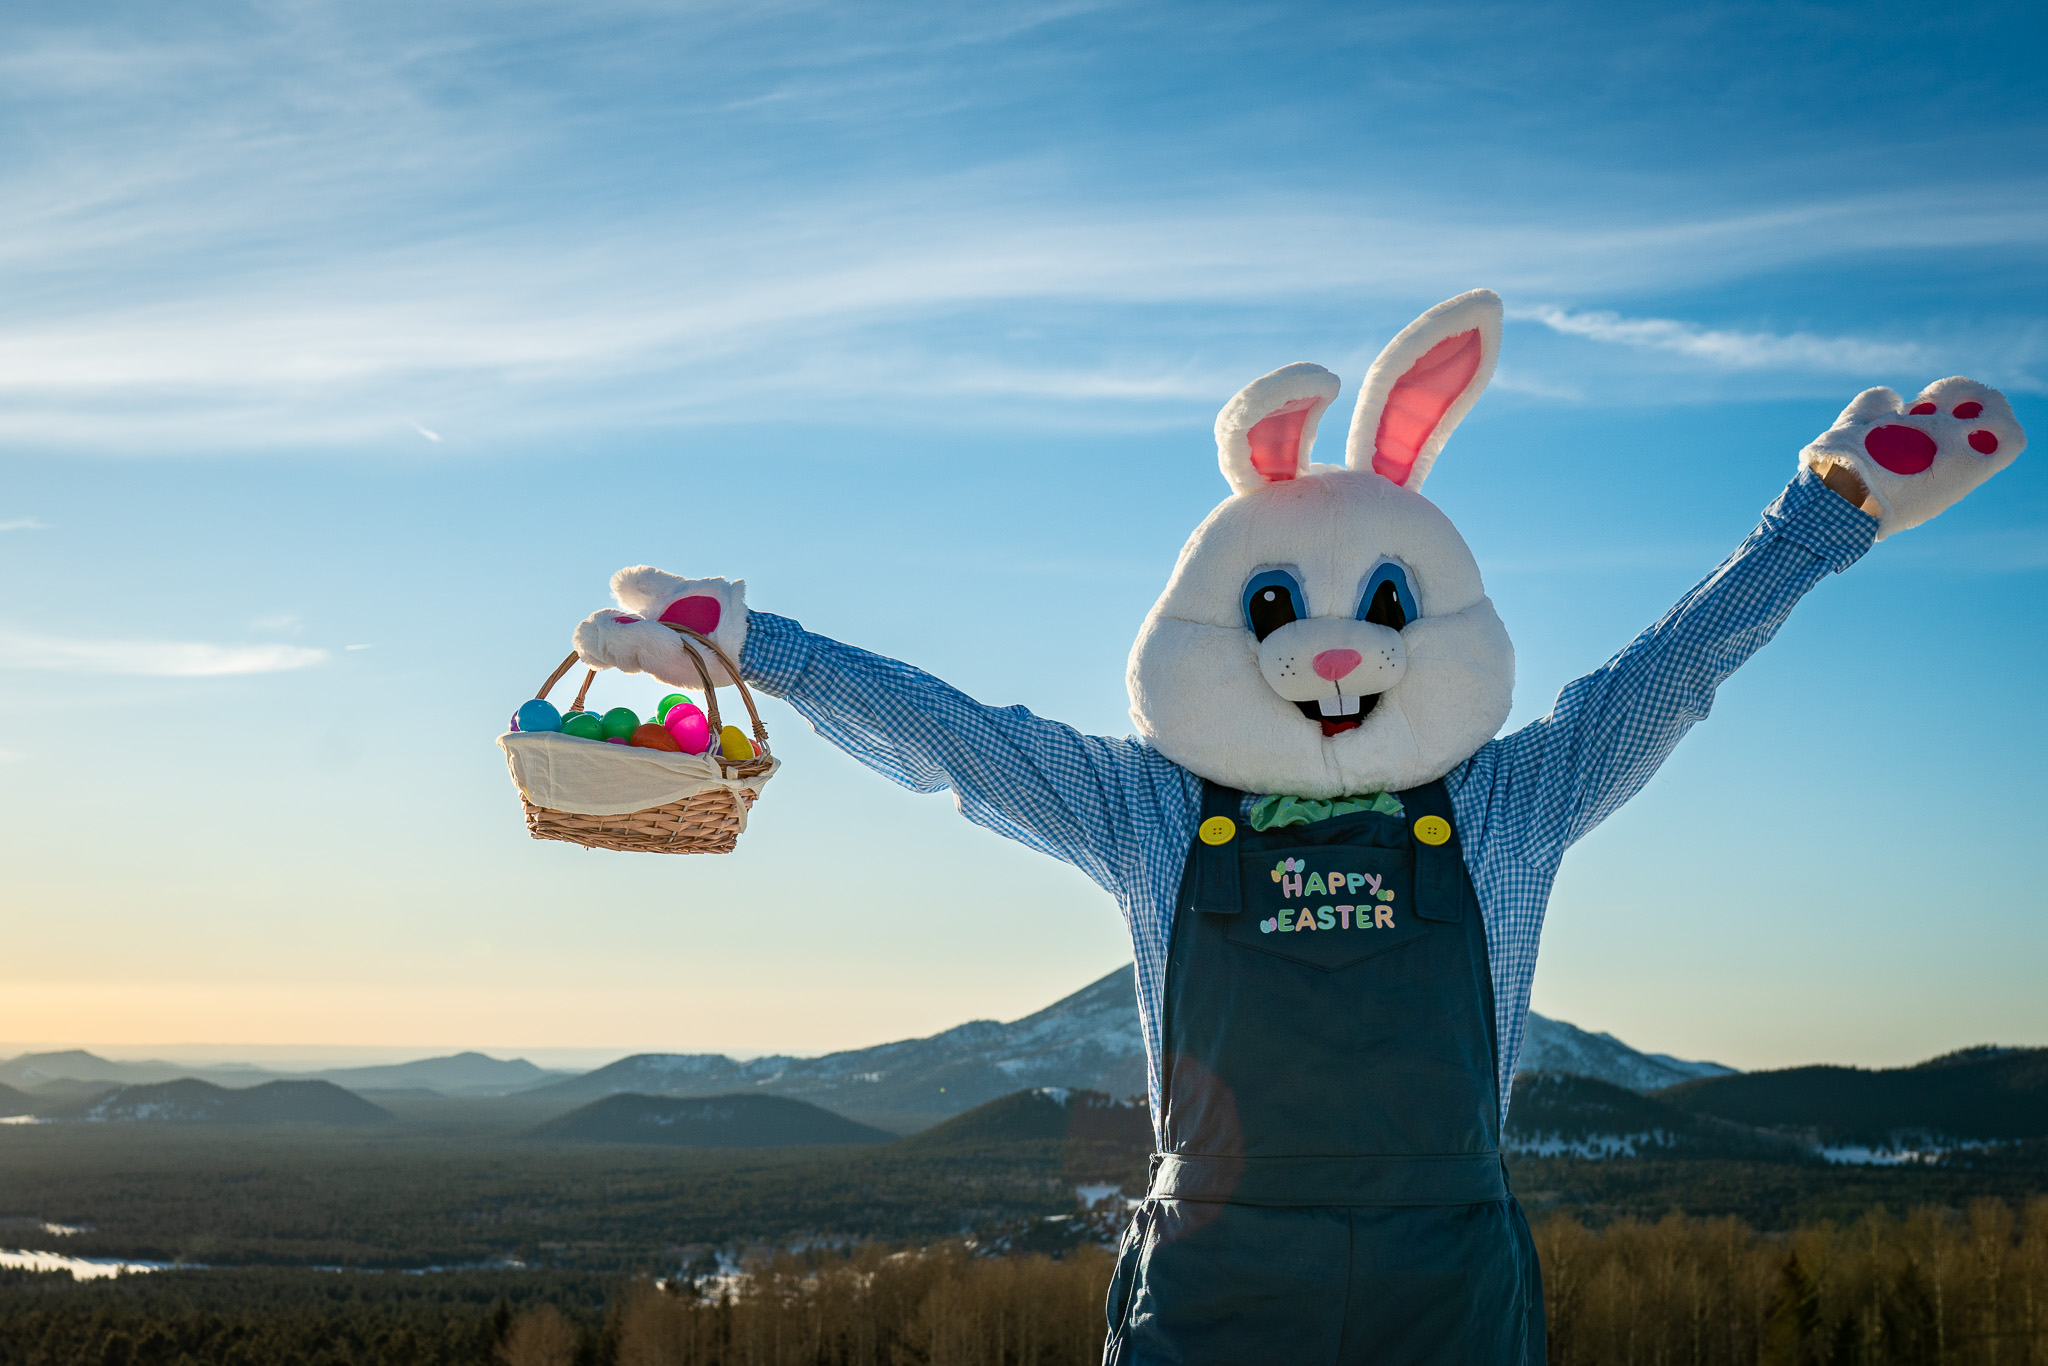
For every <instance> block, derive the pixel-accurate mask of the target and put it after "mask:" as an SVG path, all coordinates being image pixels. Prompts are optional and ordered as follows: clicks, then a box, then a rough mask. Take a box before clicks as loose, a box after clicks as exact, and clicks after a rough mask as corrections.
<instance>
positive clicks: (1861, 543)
mask: <svg viewBox="0 0 2048 1366" xmlns="http://www.w3.org/2000/svg"><path fill="white" fill-rule="evenodd" d="M1876 529H1877V520H1876V519H1875V518H1873V517H1870V516H1868V515H1867V514H1865V513H1863V512H1861V511H1859V510H1858V509H1857V508H1855V507H1854V506H1852V505H1851V504H1850V503H1849V502H1848V501H1846V500H1845V499H1843V498H1841V497H1839V496H1837V495H1836V494H1834V493H1832V492H1830V491H1829V490H1828V489H1827V488H1826V487H1825V486H1824V485H1823V484H1822V482H1821V480H1820V479H1819V478H1818V477H1816V476H1815V475H1814V474H1813V473H1811V472H1810V471H1805V470H1802V471H1801V472H1800V474H1799V475H1798V477H1797V478H1795V479H1794V480H1793V481H1792V483H1791V484H1790V485H1789V486H1787V488H1786V489H1785V491H1784V492H1783V493H1782V494H1780V495H1779V497H1778V498H1777V500H1776V501H1775V502H1773V503H1772V504H1771V505H1770V506H1769V507H1768V508H1766V509H1765V510H1764V514H1763V520H1762V521H1761V522H1759V523H1758V524H1757V527H1756V529H1755V530H1754V531H1752V532H1751V533H1750V534H1749V537H1748V539H1746V540H1744V541H1743V543H1742V544H1741V545H1740V546H1738V547H1736V549H1735V553H1734V554H1732V555H1730V556H1729V557H1728V558H1727V559H1725V560H1723V561H1722V562H1721V564H1720V566H1719V567H1718V568H1716V569H1715V570H1714V572H1713V573H1711V574H1709V575H1708V576H1707V577H1706V578H1705V579H1703V580H1701V581H1700V582H1699V583H1698V584H1697V585H1695V586H1694V587H1693V589H1692V590H1691V591H1690V592H1688V593H1687V594H1686V595H1685V596H1684V597H1682V598H1680V599H1679V600H1678V604H1677V605H1676V606H1675V607H1673V608H1672V609H1671V610H1670V611H1669V612H1666V613H1665V614H1664V616H1663V618H1662V619H1661V620H1659V621H1658V622H1657V623H1656V624H1655V625H1653V626H1651V627H1650V628H1649V629H1648V630H1646V631H1644V632H1643V633H1642V634H1641V635H1639V636H1637V637H1636V638H1635V639H1634V640H1633V641H1630V642H1629V644H1628V646H1627V648H1625V649H1624V650H1622V652H1621V653H1620V654H1618V655H1616V656H1614V658H1612V659H1610V660H1608V661H1607V662H1606V663H1605V664H1603V665H1601V666H1600V667H1599V668H1597V669H1595V670H1594V671H1593V672H1591V673H1589V674H1587V675H1586V676H1585V677H1583V678H1579V679H1575V680H1573V681H1572V682H1571V683H1568V684H1566V685H1565V687H1564V690H1563V691H1562V692H1560V693H1559V694H1558V695H1557V701H1556V702H1555V703H1554V704H1553V705H1552V707H1551V709H1550V713H1549V715H1547V716H1543V717H1540V718H1538V719H1537V720H1535V721H1532V722H1530V723H1529V724H1528V725H1526V726H1524V727H1522V728H1521V729H1520V730H1518V731H1516V732H1514V733H1513V734H1512V735H1508V736H1505V737H1503V738H1502V739H1499V740H1496V741H1494V742H1493V743H1492V744H1490V745H1488V746H1486V748H1485V749H1483V750H1481V751H1480V752H1479V754H1478V755H1476V756H1475V757H1474V758H1473V760H1472V762H1471V764H1470V765H1469V766H1468V767H1467V769H1466V770H1465V771H1464V773H1463V774H1461V775H1459V776H1460V777H1461V778H1462V784H1461V788H1462V789H1469V788H1470V787H1471V785H1473V784H1479V785H1482V790H1481V791H1477V792H1474V791H1470V790H1461V791H1460V792H1459V798H1460V800H1459V805H1460V806H1461V807H1467V806H1468V805H1470V806H1475V807H1477V808H1483V809H1484V811H1485V813H1486V815H1485V820H1486V826H1487V836H1488V838H1489V839H1490V840H1491V841H1494V842H1496V843H1500V842H1505V847H1506V848H1508V849H1510V850H1512V851H1513V852H1514V853H1515V854H1517V855H1518V856H1519V857H1521V858H1523V859H1525V860H1527V861H1529V862H1531V863H1537V864H1545V863H1552V862H1554V861H1555V860H1556V859H1557V858H1558V857H1560V856H1562V854H1563V853H1564V851H1565V849H1566V848H1567V847H1569V846H1570V845H1571V844H1572V843H1573V842H1574V841H1576V840H1578V839H1579V838H1580V837H1581V836H1583V835H1585V834H1586V833H1587V832H1588V831H1590V830H1592V829H1593V827H1594V826H1596V825H1598V824H1599V823H1600V822H1601V821H1603V820H1605V819H1607V817H1608V816H1609V815H1611V814H1613V812H1614V811H1615V810H1616V809H1617V808H1618V807H1620V806H1621V804H1622V803H1623V802H1625V801H1627V800H1628V799H1629V798H1630V797H1633V796H1634V795H1635V794H1636V793H1637V792H1639V791H1640V790H1642V787H1643V784H1645V783H1647V782H1648V781H1649V780H1650V775H1652V774H1653V773H1655V772H1656V771H1657V769H1658V766H1659V765H1661V764H1662V763H1663V762H1664V760H1665V758H1666V757H1667V756H1669V755H1670V753H1671V751H1672V750H1673V749H1674V748H1676V747H1677V744H1678V742H1679V740H1680V739H1682V738H1683V737H1684V735H1685V733H1686V732H1687V731H1688V730H1690V729H1691V728H1692V726H1693V724H1694V723H1695V722H1698V721H1702V720H1704V719H1706V716H1707V713H1708V711H1709V710H1711V708H1712V707H1713V702H1714V692H1715V690H1716V689H1717V688H1719V687H1720V686H1721V683H1722V681H1723V680H1724V679H1726V678H1727V677H1728V675H1730V674H1732V673H1734V672H1735V670H1736V669H1737V668H1739V667H1741V665H1742V663H1743V661H1745V660H1747V659H1748V658H1749V657H1750V656H1751V655H1753V654H1755V653H1756V652H1757V651H1758V650H1759V649H1761V648H1763V646H1764V644H1765V642H1767V641H1769V640H1770V638H1771V637H1772V636H1773V635H1776V634H1777V631H1778V628H1779V627H1780V626H1781V625H1783V624H1784V621H1785V618H1786V617H1787V616H1789V615H1790V614H1791V611H1792V607H1793V605H1794V604H1795V603H1797V602H1798V601H1799V599H1800V598H1802V597H1804V596H1805V595H1806V592H1807V590H1809V589H1811V588H1812V587H1813V586H1814V585H1815V584H1816V583H1818V582H1819V581H1820V580H1821V578H1822V577H1823V576H1825V575H1826V574H1828V573H1829V572H1831V571H1840V570H1842V569H1846V568H1847V567H1848V566H1849V565H1851V564H1854V563H1855V562H1856V560H1857V559H1859V558H1860V557H1861V556H1862V555H1863V553H1864V552H1865V551H1866V550H1868V549H1869V548H1870V544H1871V538H1872V535H1873V533H1874V532H1875V531H1876ZM1474 798H1481V799H1482V800H1481V801H1479V802H1477V803H1474V801H1473V799H1474Z"/></svg>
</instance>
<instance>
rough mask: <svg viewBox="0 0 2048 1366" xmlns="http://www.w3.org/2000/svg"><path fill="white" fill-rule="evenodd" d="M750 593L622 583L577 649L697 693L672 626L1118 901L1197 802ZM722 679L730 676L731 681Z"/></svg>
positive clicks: (1114, 752)
mask: <svg viewBox="0 0 2048 1366" xmlns="http://www.w3.org/2000/svg"><path fill="white" fill-rule="evenodd" d="M745 588H746V586H745V584H743V583H740V582H737V581H731V580H725V579H679V578H676V577H674V576H673V575H669V574H665V573H662V572H661V571H659V570H653V569H646V568H640V569H629V570H622V571H620V573H619V574H618V575H617V576H615V577H614V579H613V581H612V591H613V593H614V595H615V596H617V598H618V599H619V601H620V602H621V603H622V604H624V605H625V607H626V609H627V610H626V611H624V612H615V611H614V612H598V613H593V614H592V616H591V618H590V619H589V620H588V621H586V622H585V623H584V626H583V627H582V628H579V631H578V635H577V645H578V648H579V649H580V650H582V651H583V652H584V654H585V657H586V658H588V659H590V660H591V661H592V662H595V663H604V664H610V665H612V666H613V667H619V668H627V669H637V670H640V671H644V672H648V673H652V674H654V675H655V676H656V677H660V678H665V679H667V680H668V681H670V682H674V683H678V684H681V685H683V686H688V685H689V684H690V683H693V682H695V681H696V680H695V679H694V678H693V677H690V676H689V675H688V673H687V672H686V670H688V669H691V668H693V667H694V666H690V665H688V664H687V663H686V662H684V661H682V658H681V655H680V651H679V650H678V651H677V652H676V659H675V660H670V659H669V658H668V657H667V653H666V652H667V651H668V650H669V649H670V643H671V642H672V641H673V640H674V639H675V637H674V635H673V633H671V632H669V631H668V630H666V629H665V628H662V627H660V626H658V625H657V624H656V623H657V622H658V621H660V620H662V619H664V618H665V619H667V620H671V621H676V622H678V623H680V624H682V625H685V626H689V627H691V628H692V629H695V630H699V631H702V632H704V633H705V634H707V635H710V636H711V638H712V639H713V640H714V641H715V642H717V643H718V645H719V646H720V647H721V648H723V649H724V650H725V651H726V652H727V654H729V655H730V656H732V657H733V658H734V659H736V660H738V661H739V665H740V673H741V675H742V677H744V678H745V679H746V681H747V682H748V684H749V685H751V686H753V687H755V688H758V689H759V690H760V691H762V692H764V693H767V694H769V695H770V696H773V697H780V698H782V699H783V700H785V701H787V702H788V703H789V704H790V705H791V706H793V707H795V708H796V710H797V711H798V712H799V713H800V714H801V715H802V716H803V717H804V719H805V720H807V721H809V722H810V723H811V725H812V727H813V728H814V729H816V731H817V732H818V733H819V734H820V735H822V736H824V737H825V738H826V739H827V740H830V741H831V742H832V743H833V744H835V745H837V746H839V747H840V748H841V749H843V750H845V751H846V752H847V753H848V754H850V755H852V756H853V757H854V758H856V759H858V760H859V761H860V762H861V763H863V764H866V765H867V766H868V767H869V768H872V769H874V770H875V771H876V772H877V773H880V774H882V775H883V776H884V777H886V778H889V779H891V780H893V781H895V782H898V783H901V784H902V785H903V786H905V787H907V788H910V789H911V790H912V791H914V792H939V791H944V790H946V789H951V790H952V792H953V795H954V801H955V804H956V805H957V806H958V807H959V809H960V812H961V814H962V815H964V816H966V817H967V819H969V820H971V821H973V822H974V823H975V824H977V825H981V826H984V827H986V828H987V829H990V830H993V831H995V832H996V833H997V834H1000V835H1006V836H1008V837H1009V838H1011V839H1014V840H1017V841H1019V842H1021V843H1023V844H1026V845H1029V846H1030V847H1032V848H1034V849H1037V850H1040V851H1042V852H1044V853H1047V854H1051V855H1052V856H1053V857H1055V858H1059V859H1063V860H1065V861H1066V862H1068V863H1072V864H1073V865H1075V866H1076V867H1077V868H1079V869H1080V870H1081V871H1082V872H1084V873H1086V874H1087V875H1088V876H1089V877H1090V878H1092V879H1094V880H1095V881H1096V882H1097V883H1098V884H1100V885H1101V886H1103V887H1104V888H1105V889H1107V890H1109V891H1110V892H1112V893H1116V892H1118V891H1119V890H1120V888H1119V878H1120V877H1127V876H1128V875H1129V873H1130V871H1131V870H1132V868H1133V867H1134V866H1135V860H1134V858H1133V857H1132V845H1133V842H1134V841H1135V840H1137V839H1139V838H1141V837H1142V835H1143V833H1144V832H1145V831H1147V830H1149V829H1155V828H1157V827H1158V826H1159V825H1160V824H1161V822H1162V817H1163V816H1164V817H1166V818H1167V819H1168V820H1169V821H1170V820H1172V819H1173V816H1174V814H1175V813H1178V814H1180V815H1182V816H1184V815H1185V813H1184V812H1182V811H1181V808H1184V807H1188V806H1189V804H1190V803H1191V802H1194V801H1198V800H1199V798H1198V796H1197V795H1195V794H1193V793H1191V791H1190V783H1189V779H1188V776H1187V774H1186V773H1185V772H1184V771H1183V770H1181V769H1179V768H1177V767H1176V766H1175V765H1173V764H1172V763H1170V762H1168V761H1167V760H1166V759H1164V758H1162V757H1161V756H1160V755H1159V754H1158V752H1157V751H1155V750H1153V749H1152V748H1150V747H1149V746H1147V745H1144V744H1141V743H1139V742H1138V741H1135V740H1130V739H1111V738H1108V737H1104V736H1095V735H1083V734H1082V733H1080V732H1079V731H1077V730H1075V729H1074V728H1073V727H1072V726H1068V725H1063V724H1061V723H1060V722H1057V721H1048V720H1046V719H1044V718H1043V717H1040V716H1035V715H1033V714H1032V713H1031V712H1029V711H1027V710H1025V709H1024V708H1023V707H991V706H988V705H986V704H984V703H981V702H977V701H976V700H975V699H973V698H972V697H969V696H968V695H967V694H965V693H963V692H961V691H960V690H959V689H957V688H955V687H953V686H951V685H950V684H947V683H944V682H942V681H940V680H939V679H937V678H934V677H933V676H932V675H930V674H928V673H926V672H924V671H923V670H921V669H916V668H913V667H911V666H910V665H908V664H904V663H902V662H900V661H898V660H894V659H889V658H886V657H884V656H882V655H878V654H873V653H871V652H869V651H867V650H861V649H856V648H855V647H853V646H851V645H844V644H841V643H840V642H838V641H836V640H832V639H829V638H827V637H825V636H820V635H813V634H812V633H811V632H809V631H806V630H804V628H803V627H802V626H800V625H798V624H797V623H796V622H794V621H791V620H789V619H788V618H786V617H778V616H774V615H771V614H769V613H766V612H750V611H749V610H748V609H747V607H746V604H745V601H744V594H745ZM721 678H722V674H721Z"/></svg>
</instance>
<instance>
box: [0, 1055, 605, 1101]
mask: <svg viewBox="0 0 2048 1366" xmlns="http://www.w3.org/2000/svg"><path fill="white" fill-rule="evenodd" d="M572 1075H574V1074H573V1073H568V1072H550V1071H548V1070H546V1069H545V1068H541V1067H536V1066H534V1065H533V1064H532V1063H530V1062H528V1061H527V1060H526V1059H525V1058H493V1057H491V1056H490V1055H488V1054H485V1053H455V1054H451V1055H450V1056H448V1057H441V1058H420V1059H417V1060H415V1061H412V1062H401V1063H389V1064H381V1065H378V1066H374V1067H331V1068H327V1069H324V1070H314V1071H301V1070H287V1071H278V1070H275V1069H271V1068H266V1067H255V1066H251V1065H250V1064H248V1063H220V1064H216V1065H213V1066H203V1065H195V1064H192V1063H178V1062H165V1061H162V1060H160V1059H152V1060H150V1061H146V1062H116V1061H114V1060H112V1059H109V1058H102V1057H100V1056H99V1055H98V1054H95V1053H88V1052H86V1051H85V1050H83V1049H78V1048H72V1049H66V1050H64V1051H62V1052H56V1053H24V1054H22V1055H21V1056H20V1057H18V1058H10V1059H8V1060H7V1061H6V1062H0V1085H13V1086H17V1087H21V1088H24V1089H31V1088H32V1089H35V1090H36V1091H38V1092H40V1093H43V1094H50V1093H52V1092H54V1091H56V1090H59V1089H61V1085H60V1084H61V1083H66V1082H68V1083H71V1084H72V1089H73V1090H74V1091H75V1090H76V1086H77V1084H78V1083H81V1082H95V1083H100V1084H106V1083H110V1082H111V1083H116V1084H128V1085H133V1084H137V1083H142V1082H154V1081H177V1080H180V1079H182V1078H185V1077H195V1078H197V1079H199V1080H201V1081H210V1082H213V1083H214V1084H215V1085H219V1086H227V1087H230V1088H233V1089H241V1088H245V1087H250V1086H256V1085H260V1084H261V1083H264V1082H271V1081H331V1082H333V1083H334V1084H335V1085H337V1086H341V1087H344V1088H347V1089H349V1090H361V1089H363V1088H366V1087H371V1088H377V1089H383V1090H401V1089H408V1088H413V1087H424V1088H426V1089H428V1090H432V1091H438V1092H441V1093H443V1094H445V1095H508V1094H510V1093H512V1092H514V1091H523V1090H526V1089H528V1088H529V1087H533V1086H538V1085H540V1084H542V1083H544V1082H550V1081H558V1080H561V1079H563V1078H565V1077H569V1076H572Z"/></svg>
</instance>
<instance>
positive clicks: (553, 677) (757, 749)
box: [534, 621, 768, 763]
mask: <svg viewBox="0 0 2048 1366" xmlns="http://www.w3.org/2000/svg"><path fill="white" fill-rule="evenodd" d="M661 624H662V625H663V626H666V627H668V629H669V630H671V631H674V632H675V633H676V634H677V635H679V636H687V637H688V638H689V639H688V640H684V641H682V642H681V644H682V647H683V652H684V653H685V654H687V655H689V657H690V663H692V664H694V665H695V666H696V668H697V677H698V678H700V679H702V680H703V686H704V704H705V708H706V710H707V711H708V712H709V715H708V716H707V717H706V719H707V720H709V721H710V723H711V737H712V747H713V748H714V749H715V748H716V747H717V744H718V733H719V731H720V730H721V729H723V726H722V724H721V722H720V720H719V715H718V689H717V688H715V687H713V686H712V684H711V671H710V670H709V669H708V668H706V667H705V664H704V656H702V655H700V654H698V653H697V651H696V650H695V648H693V647H692V646H691V644H690V641H691V640H694V641H696V642H698V643H699V644H701V645H704V646H706V647H707V648H709V649H710V651H711V653H712V654H714V655H716V656H718V662H719V663H721V664H723V665H724V666H725V668H726V672H727V673H728V674H730V675H731V676H732V681H733V686H734V687H736V688H738V689H739V691H740V701H741V702H743V703H745V704H746V708H747V719H748V720H749V721H750V722H752V723H753V731H754V753H755V755H756V756H757V757H758V756H765V755H766V754H767V753H768V728H767V726H765V725H763V724H762V722H761V710H760V708H758V707H756V706H755V705H754V694H753V690H752V689H750V688H749V687H747V685H746V683H745V681H744V680H742V679H741V678H740V669H739V665H737V664H735V663H733V662H732V656H731V655H729V654H727V653H726V652H725V651H724V650H721V649H720V648H719V647H718V644H717V642H716V641H714V640H712V639H711V638H710V637H709V636H704V635H699V634H698V633H697V632H695V631H692V630H691V629H690V628H689V627H687V626H678V625H676V624H675V623H674V622H672V621H664V622H662V623H661ZM579 658H581V656H580V655H578V654H577V653H576V652H575V651H574V650H571V651H570V652H569V657H568V658H567V659H565V660H563V661H562V662H561V663H560V664H558V665H556V666H555V671H554V672H553V673H551V674H549V675H548V679H547V682H545V683H543V684H541V685H540V691H539V692H537V693H535V694H534V697H535V699H536V700H545V699H546V698H547V695H548V694H549V693H550V692H552V691H553V690H554V686H555V684H557V683H559V682H561V681H562V678H563V676H564V675H566V674H567V673H568V672H569V670H571V669H573V668H575V667H576V661H577V660H578V659H579ZM596 678H597V670H596V669H591V670H589V671H588V672H586V673H585V674H584V675H583V686H582V687H580V688H578V689H576V700H575V701H574V702H572V703H570V704H569V710H570V711H582V710H583V699H584V698H585V697H587V696H588V695H589V694H590V685H591V683H592V682H593V681H595V680H596ZM720 762H721V763H722V762H724V756H722V755H721V756H720Z"/></svg>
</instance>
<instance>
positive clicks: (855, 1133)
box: [530, 1094, 896, 1148]
mask: <svg viewBox="0 0 2048 1366" xmlns="http://www.w3.org/2000/svg"><path fill="white" fill-rule="evenodd" d="M530 1134H531V1136H532V1137H534V1138H544V1139H553V1140H557V1141H563V1140H566V1141H572V1142H581V1143H663V1144H668V1145H671V1146H673V1147H678V1148H784V1147H799V1146H813V1145H822V1144H846V1143H886V1142H888V1141H890V1140H891V1139H893V1138H895V1137H896V1135H894V1134H892V1133H889V1132H888V1131H887V1130H884V1129H877V1128H873V1127H871V1126H869V1125H866V1124H857V1123H855V1122H854V1121H853V1120H850V1119H847V1118H846V1117H844V1116H843V1115H835V1114H833V1113H832V1112H831V1111H830V1110H825V1109H821V1108H819V1107H818V1106H816V1105H809V1104H806V1103H805V1102H803V1101H800V1100H791V1099H790V1098H789V1097H787V1096H764V1095H758V1094H754V1095H734V1096H707V1097H679V1096H642V1095H633V1094H622V1095H615V1096H606V1097H605V1098H604V1099H602V1100H596V1101H592V1102H591V1103H590V1104H588V1105H586V1106H584V1107H582V1108H581V1109H579V1110H572V1111H570V1112H569V1113H568V1114H566V1115H563V1116H562V1117H561V1118H559V1119H552V1120H549V1121H548V1122H547V1123H545V1124H543V1125H540V1126H539V1127H538V1128H535V1129H533V1130H531V1131H530Z"/></svg>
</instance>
